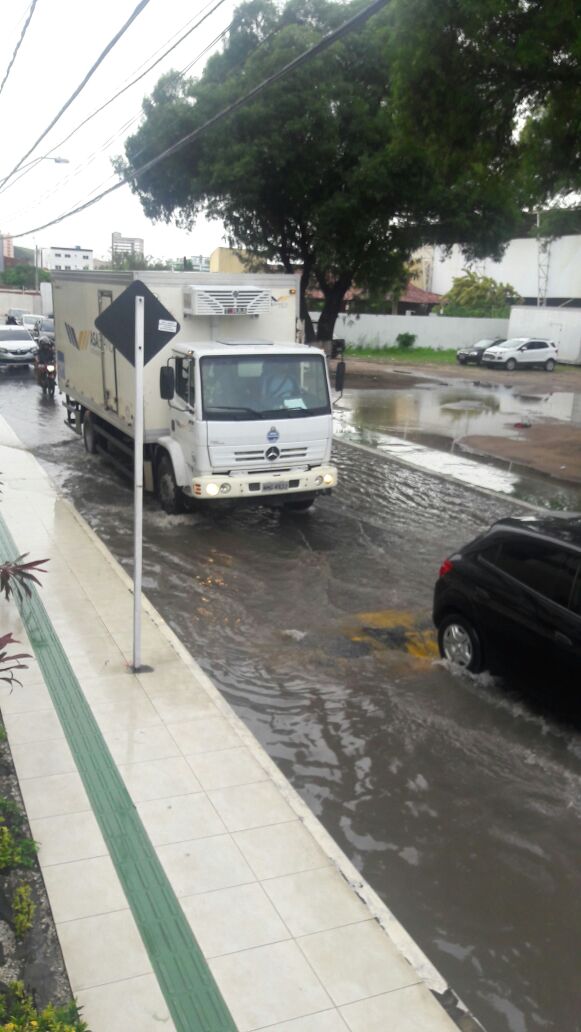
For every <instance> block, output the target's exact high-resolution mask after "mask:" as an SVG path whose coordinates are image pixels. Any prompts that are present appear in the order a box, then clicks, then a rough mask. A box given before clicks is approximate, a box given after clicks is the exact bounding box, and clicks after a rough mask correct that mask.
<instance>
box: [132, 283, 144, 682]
mask: <svg viewBox="0 0 581 1032" xmlns="http://www.w3.org/2000/svg"><path fill="white" fill-rule="evenodd" d="M144 316H145V298H143V297H136V298H135V424H134V425H135V457H134V463H135V464H134V474H133V483H134V503H133V504H134V510H133V670H134V671H135V672H137V671H138V670H139V669H140V667H141V571H142V562H143V347H144V337H145V331H144V327H145V319H144Z"/></svg>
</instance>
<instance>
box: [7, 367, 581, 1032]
mask: <svg viewBox="0 0 581 1032" xmlns="http://www.w3.org/2000/svg"><path fill="white" fill-rule="evenodd" d="M0 411H1V412H2V414H3V415H4V416H5V417H6V418H7V419H8V420H9V422H10V423H11V425H12V426H13V428H14V430H15V431H16V433H17V434H18V435H19V436H20V437H21V438H22V439H23V441H24V442H25V443H26V444H27V445H28V446H31V447H32V449H33V451H34V452H35V454H36V455H37V457H38V458H39V460H40V461H41V462H42V463H43V464H44V465H45V467H46V468H47V470H48V471H49V473H50V474H51V476H53V478H54V479H56V480H57V482H58V483H59V484H60V486H61V488H62V490H63V491H64V493H65V494H66V495H67V496H68V497H69V498H70V499H71V501H72V502H73V503H74V504H75V505H76V507H77V508H78V509H79V511H80V512H81V513H82V514H83V515H84V516H85V517H86V519H87V520H88V521H89V523H90V524H91V526H92V527H93V528H94V529H95V530H96V531H97V533H98V534H99V535H100V537H101V538H102V540H103V541H104V542H105V543H106V544H107V545H108V547H109V548H110V549H111V551H112V552H113V554H114V555H116V556H117V558H118V559H119V560H120V561H121V562H122V563H123V565H124V566H125V567H126V568H127V569H128V570H130V567H131V552H132V541H131V535H132V511H131V505H132V492H131V490H130V487H129V485H128V484H126V483H124V482H123V481H121V480H120V479H119V478H118V477H117V475H116V474H115V473H114V472H113V471H112V470H111V469H110V468H108V467H107V466H106V464H105V463H104V461H103V460H102V459H101V458H99V457H92V456H90V457H89V456H87V455H86V453H85V452H84V450H83V447H82V443H81V442H80V441H79V440H78V438H76V437H75V436H74V435H73V434H72V433H71V432H70V431H69V430H68V429H67V428H65V426H64V425H63V410H62V408H60V406H59V404H58V399H57V400H55V402H54V403H52V404H51V403H50V402H46V401H43V399H42V398H41V397H40V392H39V391H38V388H36V387H35V385H34V384H33V383H32V378H30V379H28V378H26V377H25V376H18V377H11V378H10V379H8V378H5V379H0ZM336 458H337V461H338V464H339V467H340V473H341V486H340V488H339V489H338V490H337V491H336V492H335V494H334V495H333V496H332V497H331V498H328V499H323V500H321V502H319V503H318V504H317V506H316V507H315V509H314V510H313V511H312V512H310V513H308V514H301V515H290V514H277V513H274V512H269V511H267V510H265V511H262V510H251V509H248V510H239V511H237V512H236V513H234V514H231V515H227V516H226V515H224V516H221V517H219V516H212V515H211V514H208V515H185V516H180V517H168V516H166V515H164V514H163V513H162V512H161V511H160V510H159V509H158V508H157V506H156V503H155V501H154V500H152V499H151V500H149V501H148V502H147V503H146V506H145V514H144V590H145V592H146V593H147V595H148V596H149V598H150V599H151V600H152V602H153V604H154V605H155V606H156V607H157V608H158V610H159V611H160V612H161V613H162V615H163V616H164V617H165V619H166V620H167V621H168V623H169V624H170V625H171V626H172V627H173V629H174V630H175V631H176V633H177V634H178V635H179V637H180V638H181V639H182V641H183V642H184V643H185V644H186V646H187V647H188V648H189V650H190V651H191V653H192V655H193V656H194V657H195V658H196V659H197V660H198V662H199V663H200V664H201V665H202V666H203V668H204V669H205V670H206V671H207V672H208V673H209V675H210V676H211V677H212V678H213V679H214V681H215V682H216V684H217V685H218V686H219V687H220V689H221V690H222V692H223V694H224V695H225V697H226V698H227V699H228V701H229V702H230V703H231V704H232V705H233V707H234V708H235V709H236V711H237V712H238V714H239V715H240V716H241V718H242V719H243V720H244V721H245V722H246V723H247V725H248V726H249V727H250V728H251V729H252V731H253V732H254V733H255V734H256V736H257V737H258V739H259V740H260V741H261V742H262V744H263V745H264V747H265V748H266V749H267V751H268V752H269V754H270V755H271V756H272V757H273V758H274V759H275V760H276V762H277V763H278V764H279V766H280V767H281V769H282V770H283V772H284V773H285V774H286V776H287V777H288V778H289V780H290V781H291V782H292V783H293V785H294V786H295V788H296V789H297V790H298V791H299V792H300V793H301V795H302V796H303V798H304V799H305V800H306V802H307V803H308V804H309V805H310V806H311V808H312V810H313V811H314V812H315V813H316V814H317V815H318V816H319V817H320V819H321V820H322V822H323V824H324V825H325V826H326V827H327V828H328V830H329V831H330V832H331V834H332V835H333V837H334V838H335V839H336V841H337V842H338V843H339V845H340V846H341V847H342V848H343V849H344V851H345V852H346V853H347V854H348V855H349V857H350V858H351V859H352V861H353V862H354V863H355V864H356V866H357V867H358V868H359V869H360V870H361V872H362V874H363V875H364V876H365V877H366V878H367V880H368V881H369V882H370V883H371V885H372V886H373V887H374V888H375V889H376V891H377V892H378V893H379V894H380V895H381V896H382V898H383V899H384V900H385V901H386V903H387V905H388V906H389V907H390V909H391V910H392V911H393V912H394V913H395V914H396V916H397V917H398V918H399V919H400V920H401V922H402V923H403V925H404V926H405V927H406V928H407V930H408V931H409V932H410V934H411V935H412V936H413V937H414V938H415V939H416V941H417V942H418V943H419V945H420V946H421V947H422V948H423V950H424V951H425V952H426V954H427V955H428V956H429V957H430V959H431V960H432V961H433V962H434V964H435V965H436V966H437V967H438V968H439V969H440V971H441V972H442V974H443V975H444V976H445V977H446V978H447V979H448V980H449V982H450V984H451V985H452V987H453V988H454V989H455V990H456V991H457V992H458V993H459V995H460V996H461V997H462V998H463V999H464V1000H465V1002H466V1003H467V1005H468V1006H469V1007H470V1009H471V1010H472V1011H473V1013H474V1014H475V1016H476V1017H477V1018H478V1019H479V1020H480V1021H481V1022H482V1023H483V1025H484V1027H485V1028H486V1029H487V1030H488V1032H537V1030H543V1032H544V1030H547V1032H579V1030H580V1029H581V984H580V979H579V962H578V958H579V955H580V954H581V950H580V937H581V934H580V930H579V929H580V927H581V921H580V919H579V913H578V910H579V900H580V899H581V871H580V869H579V862H578V858H579V851H580V818H581V812H580V811H581V794H580V786H581V739H580V734H579V732H580V729H581V703H580V702H579V697H578V694H577V686H573V691H572V690H571V688H570V686H567V685H564V684H560V683H557V682H555V683H548V682H543V681H540V682H535V681H533V680H532V679H531V676H530V675H528V674H527V675H524V674H521V673H513V674H512V675H511V676H510V677H507V678H505V679H503V680H500V679H494V678H492V677H490V676H481V677H479V678H473V677H470V676H468V675H458V674H454V673H452V672H451V671H449V670H448V669H446V668H445V667H444V666H443V665H442V664H440V663H439V662H435V661H434V651H433V637H432V634H431V627H430V607H431V597H432V588H433V583H434V580H435V577H436V575H437V570H438V566H439V564H440V562H441V561H442V559H443V558H444V557H445V556H446V555H447V554H449V553H450V552H451V551H452V550H453V549H454V548H455V547H456V546H457V545H458V544H459V543H461V542H464V541H466V540H468V539H470V537H472V536H473V535H474V534H475V533H477V532H478V531H479V530H481V529H482V528H483V527H485V526H487V525H488V524H489V523H490V522H492V521H493V520H494V519H496V518H498V517H500V516H502V515H506V514H509V513H511V512H515V511H518V506H517V505H516V503H515V502H513V501H512V500H511V499H510V498H508V497H506V496H499V497H498V498H495V497H492V496H487V495H484V494H482V493H478V492H476V491H474V490H473V489H471V488H469V487H467V486H464V485H461V484H458V483H454V482H448V481H443V480H441V479H437V478H435V477H433V476H430V475H429V474H428V473H426V472H424V471H423V470H421V469H414V468H407V467H405V466H401V465H399V464H396V463H394V462H393V461H391V460H390V459H389V458H386V457H385V456H383V455H381V454H379V453H377V452H376V453H373V454H372V453H369V452H366V451H364V450H362V449H358V448H354V447H352V446H350V445H347V444H339V445H338V447H337V454H336ZM386 1032H387V1030H386Z"/></svg>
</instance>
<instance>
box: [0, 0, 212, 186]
mask: <svg viewBox="0 0 581 1032" xmlns="http://www.w3.org/2000/svg"><path fill="white" fill-rule="evenodd" d="M223 3H225V0H218V2H217V3H216V4H214V6H213V7H212V9H211V11H207V12H206V14H204V15H202V17H201V18H200V19H199V20H198V21H197V22H196V24H195V25H192V27H191V28H190V29H188V31H187V32H184V34H183V36H180V38H179V39H178V40H177V42H176V43H174V44H173V45H172V46H171V47H169V48H168V50H166V51H165V53H163V54H162V55H161V57H158V58H157V60H155V61H154V62H153V64H150V65H149V67H148V68H146V69H145V71H144V72H141V74H140V75H138V76H137V77H136V78H135V79H132V81H131V82H129V83H127V85H126V86H123V87H122V89H120V90H118V91H117V93H115V94H114V95H113V96H112V97H109V100H106V101H105V103H104V104H101V106H100V107H98V108H96V109H95V111H93V112H92V114H90V115H87V117H86V118H84V119H83V121H82V122H79V124H78V125H77V126H76V128H75V129H73V130H72V131H71V132H70V133H69V134H68V136H65V137H64V138H63V139H62V140H59V142H58V143H55V145H54V147H51V149H50V150H49V151H48V152H47V153H48V154H52V152H53V151H55V150H60V148H61V147H62V146H63V144H65V143H68V141H69V140H70V139H71V137H72V136H74V135H75V133H78V131H79V129H82V128H83V126H84V125H86V124H87V122H90V121H91V119H92V118H95V116H96V115H99V114H100V113H101V111H104V110H105V108H106V107H109V104H112V103H113V101H114V100H117V98H118V97H120V96H121V94H122V93H125V92H126V91H127V90H129V89H131V87H132V86H135V84H136V83H137V82H139V81H140V79H143V78H144V77H145V76H146V75H148V74H149V72H151V71H152V69H153V68H155V67H156V65H158V64H159V63H160V61H163V59H164V58H165V57H167V55H168V54H171V52H172V50H175V48H176V47H177V46H179V45H180V43H182V42H183V41H184V39H186V38H187V37H188V36H189V35H190V33H192V32H193V31H194V30H195V29H197V28H199V26H200V25H201V24H202V22H205V21H206V18H209V17H210V15H211V14H213V13H214V11H217V10H218V8H219V7H221V6H222V4H223ZM53 125H54V123H53ZM35 146H36V144H35ZM33 149H34V148H33ZM1 185H2V184H0V186H1Z"/></svg>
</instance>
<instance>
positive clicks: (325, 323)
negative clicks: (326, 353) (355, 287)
mask: <svg viewBox="0 0 581 1032" xmlns="http://www.w3.org/2000/svg"><path fill="white" fill-rule="evenodd" d="M317 278H319V277H317ZM319 282H320V283H321V280H320V279H319ZM350 286H351V274H350V273H344V275H343V276H339V279H338V280H336V282H335V283H333V285H332V286H329V285H328V284H326V283H325V284H324V285H323V283H321V289H322V290H323V292H324V294H325V302H324V305H323V311H322V312H321V317H320V319H319V323H318V326H317V341H326V340H332V339H333V332H334V330H335V323H336V321H337V316H338V315H339V312H340V311H341V305H342V303H343V298H344V297H345V294H346V293H347V291H348V290H349V287H350Z"/></svg>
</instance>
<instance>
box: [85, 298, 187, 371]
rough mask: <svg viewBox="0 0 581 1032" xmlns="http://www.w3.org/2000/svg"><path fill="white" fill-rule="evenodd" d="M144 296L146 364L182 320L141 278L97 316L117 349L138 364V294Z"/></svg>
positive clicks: (97, 322)
mask: <svg viewBox="0 0 581 1032" xmlns="http://www.w3.org/2000/svg"><path fill="white" fill-rule="evenodd" d="M136 297H142V298H144V299H145V300H144V304H145V315H144V318H145V327H144V331H145V340H144V353H143V364H144V365H147V363H148V362H150V361H151V359H152V358H154V357H155V355H157V353H158V351H161V349H162V348H163V347H165V345H166V344H167V343H168V341H170V340H171V339H172V337H175V335H176V333H179V331H180V324H179V322H177V320H176V319H174V317H173V315H172V314H171V312H168V310H167V308H165V307H164V305H162V303H161V301H158V299H157V298H156V296H155V294H153V293H152V292H151V290H150V289H149V287H146V286H145V283H142V282H141V280H134V281H133V283H131V284H130V285H129V286H128V287H127V289H126V290H124V291H123V293H122V294H120V295H119V297H117V298H115V300H114V301H113V302H112V303H111V304H110V305H109V307H108V308H105V310H104V311H103V312H101V314H100V315H98V316H97V318H96V319H95V326H96V327H97V329H98V330H99V332H100V333H102V334H103V336H104V337H106V338H107V340H110V341H111V343H112V344H113V345H114V346H115V347H116V348H117V350H118V351H119V352H120V353H121V354H122V355H123V357H124V358H126V359H127V361H128V362H131V365H134V364H135V298H136Z"/></svg>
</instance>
